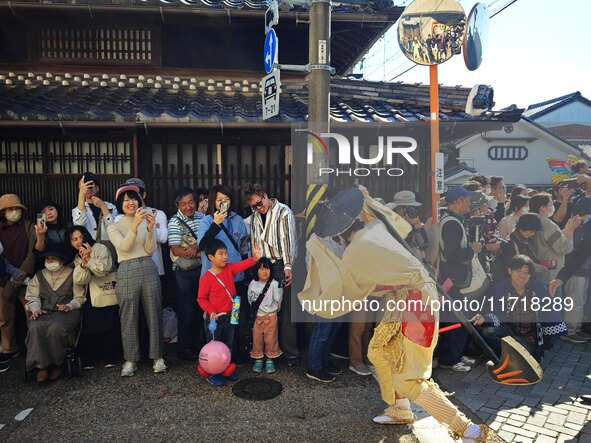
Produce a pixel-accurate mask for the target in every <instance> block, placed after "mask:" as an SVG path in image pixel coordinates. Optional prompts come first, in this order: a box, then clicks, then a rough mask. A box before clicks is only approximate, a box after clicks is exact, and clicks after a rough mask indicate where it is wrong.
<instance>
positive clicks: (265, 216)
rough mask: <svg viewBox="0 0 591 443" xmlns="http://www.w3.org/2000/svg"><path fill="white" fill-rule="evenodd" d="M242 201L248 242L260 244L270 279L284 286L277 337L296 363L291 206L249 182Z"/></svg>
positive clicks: (294, 250)
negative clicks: (249, 212) (268, 262)
mask: <svg viewBox="0 0 591 443" xmlns="http://www.w3.org/2000/svg"><path fill="white" fill-rule="evenodd" d="M242 192H243V195H244V200H245V201H246V202H247V203H248V205H249V206H250V208H251V209H252V211H253V214H252V215H251V217H250V245H251V249H252V247H253V246H254V245H255V244H259V245H261V246H262V256H263V257H267V258H269V259H270V260H271V262H272V263H273V269H272V278H273V279H275V280H277V281H278V282H280V284H282V285H283V286H284V288H283V301H282V303H281V310H280V313H281V320H280V325H279V339H280V343H281V350H282V351H283V353H284V354H285V356H286V358H287V363H288V364H289V366H297V365H298V363H299V362H298V359H299V351H298V346H297V331H296V325H295V324H294V323H292V321H291V288H290V285H291V281H292V274H291V270H292V265H293V263H294V262H295V259H296V256H297V253H298V251H297V238H296V227H295V218H294V216H293V212H292V211H291V209H290V208H289V207H288V206H287V205H285V204H283V203H280V202H279V201H277V199H274V198H269V196H268V195H267V193H266V192H265V190H264V188H263V187H262V186H261V185H260V184H252V185H251V184H248V185H246V186H245V187H244V189H243V191H242Z"/></svg>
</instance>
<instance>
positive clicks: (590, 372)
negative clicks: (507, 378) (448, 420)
mask: <svg viewBox="0 0 591 443" xmlns="http://www.w3.org/2000/svg"><path fill="white" fill-rule="evenodd" d="M485 363H486V362H485V361H480V362H478V364H477V365H476V366H474V367H473V368H472V371H470V372H454V371H451V370H447V369H435V371H434V374H433V375H434V378H436V380H437V381H438V382H439V384H440V386H441V387H442V388H443V389H445V390H447V391H448V392H455V396H456V397H457V398H458V399H459V400H460V401H461V402H462V403H464V404H465V405H466V406H467V407H468V408H470V409H471V410H472V411H474V413H475V414H476V415H477V416H478V417H479V418H480V419H482V420H483V421H484V422H485V423H487V424H488V425H489V426H490V427H491V428H492V429H494V430H495V431H496V432H497V433H498V435H499V436H500V437H501V438H503V439H504V440H505V441H507V442H523V443H530V442H535V443H555V442H568V443H588V442H591V422H590V420H591V406H586V405H584V404H582V403H581V402H580V401H578V394H591V342H588V343H587V344H585V345H574V344H570V343H567V342H564V341H562V340H559V339H557V340H555V341H554V348H553V349H552V350H551V351H549V352H548V353H547V354H546V356H545V357H544V362H543V363H542V368H543V369H544V378H543V379H542V381H541V382H540V383H538V384H536V385H533V386H504V385H500V384H497V383H494V382H493V381H492V380H491V378H490V377H489V376H488V374H487V373H486V368H485Z"/></svg>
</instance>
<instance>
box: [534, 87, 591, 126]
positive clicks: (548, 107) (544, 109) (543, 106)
mask: <svg viewBox="0 0 591 443" xmlns="http://www.w3.org/2000/svg"><path fill="white" fill-rule="evenodd" d="M576 100H581V101H583V102H585V103H587V104H589V105H590V106H591V101H589V100H587V99H586V98H585V97H583V96H582V95H581V93H580V92H579V91H577V92H573V93H572V94H567V95H563V96H562V97H557V98H553V99H551V100H547V101H545V102H541V103H536V104H533V105H530V106H529V107H528V108H527V109H526V110H525V112H524V113H523V116H524V117H527V118H529V119H531V120H535V119H536V118H538V117H541V116H542V115H544V114H547V113H549V112H551V111H553V110H555V109H557V108H559V107H561V106H564V105H566V104H568V103H571V102H573V101H576Z"/></svg>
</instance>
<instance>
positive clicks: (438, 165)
mask: <svg viewBox="0 0 591 443" xmlns="http://www.w3.org/2000/svg"><path fill="white" fill-rule="evenodd" d="M444 163H445V159H444V154H443V153H441V152H438V153H437V154H435V193H436V194H443V190H444V181H445V177H444V169H443V168H444Z"/></svg>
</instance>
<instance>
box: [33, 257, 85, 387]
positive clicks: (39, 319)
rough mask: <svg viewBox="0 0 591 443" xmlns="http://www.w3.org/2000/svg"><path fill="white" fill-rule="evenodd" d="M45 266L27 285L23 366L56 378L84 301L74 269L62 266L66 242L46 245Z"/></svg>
mask: <svg viewBox="0 0 591 443" xmlns="http://www.w3.org/2000/svg"><path fill="white" fill-rule="evenodd" d="M40 257H41V258H43V259H44V262H45V269H42V270H41V271H39V272H37V273H36V274H35V276H34V277H33V278H32V279H31V281H30V282H29V284H28V286H27V293H26V295H25V299H26V301H27V305H26V308H27V311H29V312H30V313H31V314H30V317H29V320H30V321H29V333H28V334H27V339H26V344H27V361H26V370H27V371H32V370H34V369H36V370H37V375H36V380H37V382H38V383H43V382H45V381H47V379H48V378H49V380H50V381H54V380H57V379H59V378H60V377H61V374H62V365H63V364H64V361H65V359H66V351H67V350H68V342H69V336H70V335H71V334H72V333H73V332H74V331H75V330H76V328H77V327H78V325H79V324H80V312H81V311H80V308H81V307H82V305H83V304H84V302H85V301H86V295H85V290H84V287H82V286H79V285H76V284H74V280H73V278H72V277H73V273H74V270H73V269H72V268H70V267H69V266H65V263H66V261H67V260H69V259H70V255H69V254H68V253H67V252H66V250H65V246H62V245H52V246H51V247H49V246H48V247H47V248H46V249H45V250H44V251H43V253H42V254H41V256H40Z"/></svg>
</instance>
